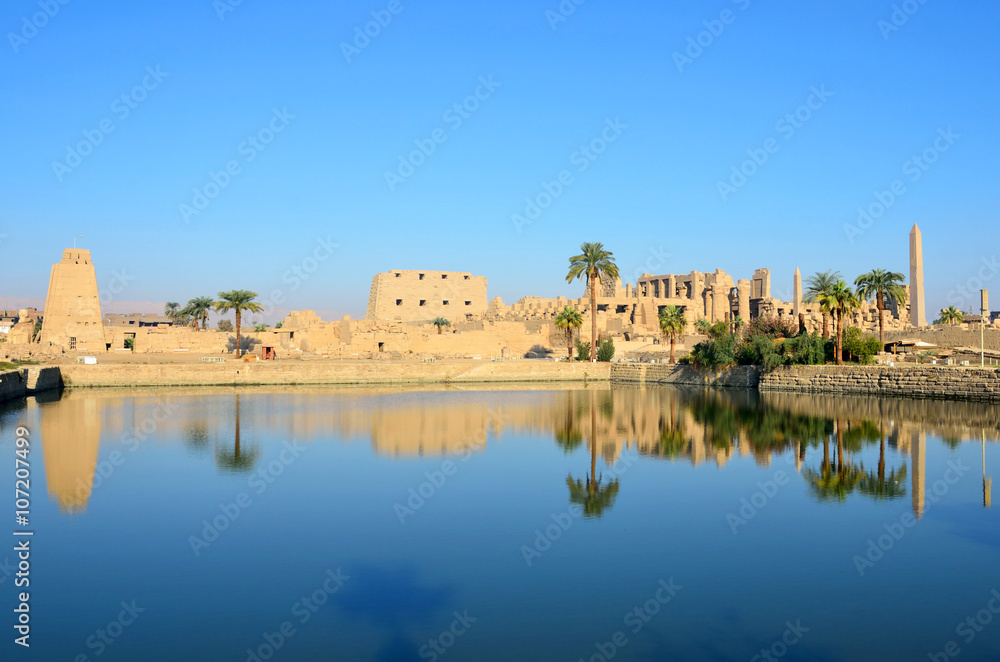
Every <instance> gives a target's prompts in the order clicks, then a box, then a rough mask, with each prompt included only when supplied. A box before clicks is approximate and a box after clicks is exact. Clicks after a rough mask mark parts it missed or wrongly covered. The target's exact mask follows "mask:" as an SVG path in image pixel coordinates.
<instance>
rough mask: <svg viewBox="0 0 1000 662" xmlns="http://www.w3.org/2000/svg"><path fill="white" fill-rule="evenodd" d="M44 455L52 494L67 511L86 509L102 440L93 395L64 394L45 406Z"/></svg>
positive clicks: (62, 508)
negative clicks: (81, 396) (88, 396)
mask: <svg viewBox="0 0 1000 662" xmlns="http://www.w3.org/2000/svg"><path fill="white" fill-rule="evenodd" d="M41 417H42V423H41V431H42V435H41V436H42V455H43V456H44V458H45V480H46V482H48V486H49V496H51V497H52V498H53V499H55V500H56V501H58V502H59V507H60V509H61V510H62V511H64V512H69V513H78V512H83V511H85V510H86V509H87V501H88V500H89V499H90V493H91V491H92V489H93V486H94V469H95V468H96V467H97V451H98V448H99V447H100V443H101V414H100V411H99V409H98V401H97V400H96V399H94V398H74V397H73V396H69V397H65V396H64V397H63V399H61V400H60V401H58V402H53V403H51V404H48V405H45V406H43V407H42V412H41Z"/></svg>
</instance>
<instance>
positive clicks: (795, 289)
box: [792, 267, 802, 318]
mask: <svg viewBox="0 0 1000 662" xmlns="http://www.w3.org/2000/svg"><path fill="white" fill-rule="evenodd" d="M792 298H793V301H792V312H793V313H794V314H795V317H796V318H798V316H799V313H800V312H802V272H801V271H799V268H798V267H795V275H794V276H793V277H792Z"/></svg>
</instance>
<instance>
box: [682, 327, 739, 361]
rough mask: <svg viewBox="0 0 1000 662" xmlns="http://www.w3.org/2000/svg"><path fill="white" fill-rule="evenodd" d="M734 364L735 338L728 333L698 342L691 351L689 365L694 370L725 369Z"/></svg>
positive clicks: (735, 359)
mask: <svg viewBox="0 0 1000 662" xmlns="http://www.w3.org/2000/svg"><path fill="white" fill-rule="evenodd" d="M736 363H737V357H736V337H735V336H733V335H732V334H730V333H726V334H725V335H722V336H719V337H715V338H710V339H708V340H706V341H705V342H700V343H698V344H697V345H695V346H694V349H692V350H691V364H692V365H694V366H695V367H696V368H727V367H729V366H732V365H736Z"/></svg>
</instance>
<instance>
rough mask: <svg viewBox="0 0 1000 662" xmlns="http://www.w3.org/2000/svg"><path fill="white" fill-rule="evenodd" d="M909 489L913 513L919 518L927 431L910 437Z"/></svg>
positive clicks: (921, 505) (925, 463) (924, 471)
mask: <svg viewBox="0 0 1000 662" xmlns="http://www.w3.org/2000/svg"><path fill="white" fill-rule="evenodd" d="M910 439H911V441H910V464H911V465H912V467H911V468H912V470H913V473H912V474H911V476H910V490H911V491H912V492H913V495H912V498H913V514H914V515H916V517H917V519H920V518H921V516H923V514H924V479H925V476H926V471H927V433H926V432H914V433H913V436H912V437H911V438H910Z"/></svg>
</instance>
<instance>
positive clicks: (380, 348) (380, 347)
mask: <svg viewBox="0 0 1000 662" xmlns="http://www.w3.org/2000/svg"><path fill="white" fill-rule="evenodd" d="M384 348H385V343H384V342H380V343H379V344H378V351H380V352H381V351H382V350H383V349H384Z"/></svg>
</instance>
